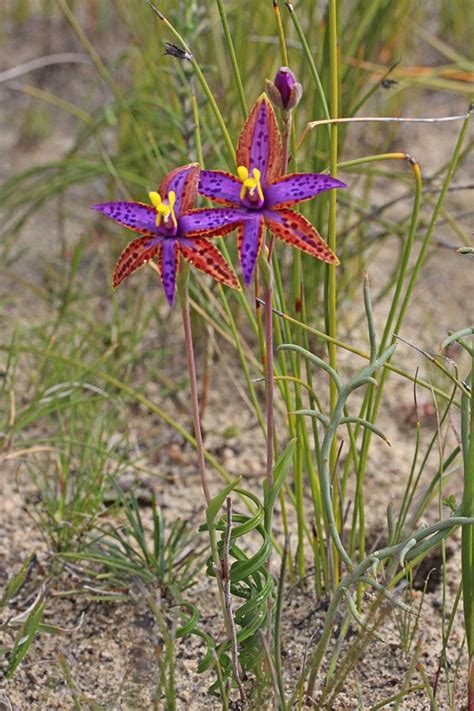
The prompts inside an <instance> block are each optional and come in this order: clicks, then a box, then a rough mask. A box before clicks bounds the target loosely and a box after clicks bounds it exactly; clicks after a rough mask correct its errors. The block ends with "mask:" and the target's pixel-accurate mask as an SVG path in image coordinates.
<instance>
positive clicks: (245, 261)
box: [237, 215, 265, 286]
mask: <svg viewBox="0 0 474 711" xmlns="http://www.w3.org/2000/svg"><path fill="white" fill-rule="evenodd" d="M264 224H265V223H264V220H263V217H262V216H261V215H257V216H255V217H252V218H250V219H248V220H245V222H242V224H241V225H239V229H238V232H237V244H238V247H239V255H240V263H241V264H242V274H243V277H244V282H245V285H246V286H249V284H250V282H251V281H252V275H253V272H254V269H255V262H256V261H257V257H258V254H259V252H260V250H261V248H262V244H263V228H264Z"/></svg>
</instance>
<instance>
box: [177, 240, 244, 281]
mask: <svg viewBox="0 0 474 711" xmlns="http://www.w3.org/2000/svg"><path fill="white" fill-rule="evenodd" d="M180 249H181V253H182V255H183V257H185V258H186V259H187V260H188V261H189V262H191V264H192V265H193V267H196V269H200V270H201V271H202V272H205V273H206V274H209V276H211V277H212V278H213V279H215V280H216V281H218V282H221V283H222V284H225V285H226V286H230V287H231V288H232V289H240V284H239V281H238V279H237V277H236V275H235V273H234V271H233V269H232V268H231V267H230V266H229V265H228V264H227V262H226V261H225V259H224V257H223V256H222V254H221V253H220V252H219V250H218V249H217V248H216V247H214V245H213V244H212V242H209V241H208V240H207V239H204V238H202V237H197V238H195V239H193V240H190V241H189V243H188V242H186V244H183V243H180Z"/></svg>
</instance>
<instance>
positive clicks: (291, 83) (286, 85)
mask: <svg viewBox="0 0 474 711" xmlns="http://www.w3.org/2000/svg"><path fill="white" fill-rule="evenodd" d="M267 90H268V93H269V95H270V98H271V100H272V101H273V103H274V104H275V105H276V106H278V107H279V108H280V109H282V110H283V111H291V109H294V108H295V106H296V105H297V104H298V103H299V100H300V99H301V95H302V93H303V87H302V86H301V84H299V83H298V82H297V81H296V77H295V75H294V74H293V72H292V71H291V69H289V68H288V67H280V69H279V70H278V71H277V73H276V76H275V81H273V82H271V81H268V80H267Z"/></svg>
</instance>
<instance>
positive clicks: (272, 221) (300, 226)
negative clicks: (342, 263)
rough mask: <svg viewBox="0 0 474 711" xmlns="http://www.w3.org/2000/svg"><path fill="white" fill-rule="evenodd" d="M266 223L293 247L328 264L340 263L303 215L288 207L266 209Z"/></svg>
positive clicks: (271, 230)
mask: <svg viewBox="0 0 474 711" xmlns="http://www.w3.org/2000/svg"><path fill="white" fill-rule="evenodd" d="M265 223H266V225H267V227H268V229H269V230H270V232H272V233H273V234H274V235H275V236H276V237H279V239H281V240H283V241H284V242H286V243H287V244H291V246H292V247H296V249H301V251H302V252H306V253H307V254H311V255H312V256H313V257H316V258H317V259H321V260H322V261H323V262H328V264H334V265H336V264H339V259H338V258H337V257H336V255H335V254H334V252H333V251H332V250H331V249H329V247H328V245H327V244H326V242H325V241H324V240H323V238H322V237H321V235H320V234H319V232H318V231H317V230H316V229H315V228H314V227H313V225H312V224H311V222H309V220H307V219H306V217H303V215H300V214H299V213H297V212H294V211H293V210H288V209H281V210H266V211H265Z"/></svg>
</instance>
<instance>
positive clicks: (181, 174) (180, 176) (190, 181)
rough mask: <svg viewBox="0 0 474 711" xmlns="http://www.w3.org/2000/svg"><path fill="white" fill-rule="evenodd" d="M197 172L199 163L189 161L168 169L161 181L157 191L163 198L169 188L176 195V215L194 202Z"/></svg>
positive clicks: (197, 181) (189, 207) (190, 206)
mask: <svg viewBox="0 0 474 711" xmlns="http://www.w3.org/2000/svg"><path fill="white" fill-rule="evenodd" d="M199 172H200V168H199V163H189V164H188V165H183V166H181V167H180V168H175V169H174V170H172V171H170V172H169V173H168V174H167V175H165V177H164V178H163V180H162V181H161V184H160V189H159V191H160V195H161V197H162V198H163V200H165V199H166V197H167V195H168V193H169V192H170V191H171V190H173V191H174V193H175V195H176V203H175V206H174V210H175V213H176V215H179V214H181V213H182V212H186V211H187V210H190V209H191V208H192V206H193V205H194V203H195V202H196V197H197V188H198V183H199Z"/></svg>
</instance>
